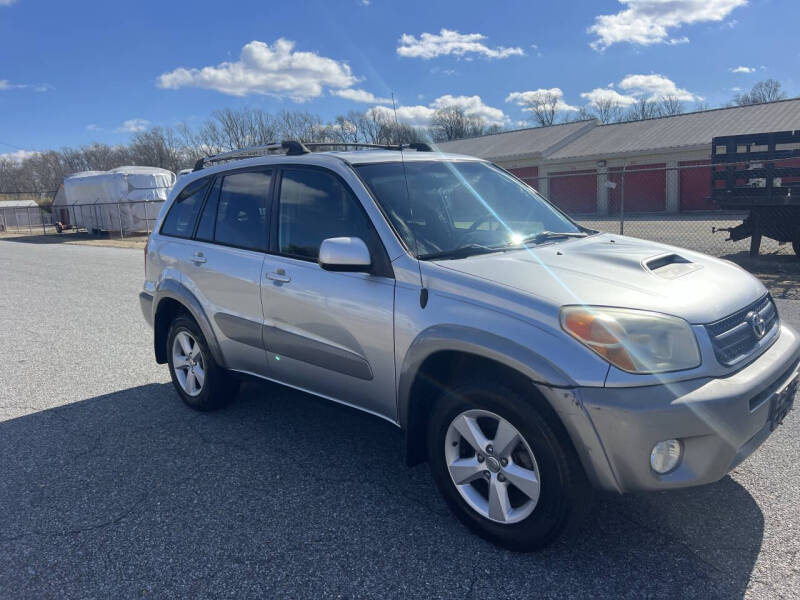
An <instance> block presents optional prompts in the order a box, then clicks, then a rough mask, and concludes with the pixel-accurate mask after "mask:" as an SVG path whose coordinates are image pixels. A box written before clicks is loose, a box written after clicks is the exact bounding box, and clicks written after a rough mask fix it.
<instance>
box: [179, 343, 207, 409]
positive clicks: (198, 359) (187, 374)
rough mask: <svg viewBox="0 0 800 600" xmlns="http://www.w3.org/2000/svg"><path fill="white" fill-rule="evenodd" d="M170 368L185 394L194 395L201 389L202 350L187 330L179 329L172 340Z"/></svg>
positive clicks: (204, 376) (203, 381) (203, 363)
mask: <svg viewBox="0 0 800 600" xmlns="http://www.w3.org/2000/svg"><path fill="white" fill-rule="evenodd" d="M172 368H173V369H174V370H175V377H176V378H177V380H178V384H179V385H180V386H181V389H182V390H183V391H184V392H185V393H186V394H188V395H189V396H192V397H194V396H197V395H199V394H200V392H202V391H203V384H204V383H205V379H206V372H205V360H204V358H203V351H202V350H201V349H200V344H198V343H197V340H196V339H195V338H194V337H193V336H192V335H191V334H190V333H189V332H187V331H179V332H178V334H177V335H176V336H175V340H174V341H173V342H172Z"/></svg>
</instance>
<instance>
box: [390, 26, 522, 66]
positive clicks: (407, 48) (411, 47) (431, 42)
mask: <svg viewBox="0 0 800 600" xmlns="http://www.w3.org/2000/svg"><path fill="white" fill-rule="evenodd" d="M485 39H486V36H485V35H483V34H482V33H459V32H457V31H453V30H451V29H442V30H441V31H439V33H438V34H436V33H423V34H421V35H420V36H419V38H416V37H414V36H413V35H410V34H408V33H404V34H403V35H402V36H400V40H399V41H400V45H399V46H398V47H397V53H398V54H399V55H400V56H405V57H408V58H422V59H425V60H428V59H431V58H435V57H437V56H446V55H449V54H452V55H454V56H459V57H461V56H467V55H470V54H477V55H481V56H484V57H486V58H508V57H509V56H523V55H524V54H525V52H524V51H523V50H522V48H519V47H512V48H505V47H503V46H497V47H496V48H490V47H488V46H487V45H486V44H484V43H483V41H482V40H485Z"/></svg>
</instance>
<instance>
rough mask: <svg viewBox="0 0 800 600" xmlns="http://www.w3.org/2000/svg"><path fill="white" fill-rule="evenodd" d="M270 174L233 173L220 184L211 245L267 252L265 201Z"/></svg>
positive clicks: (266, 201)
mask: <svg viewBox="0 0 800 600" xmlns="http://www.w3.org/2000/svg"><path fill="white" fill-rule="evenodd" d="M271 181H272V174H271V173H269V172H255V171H253V172H245V173H233V174H232V175H227V176H225V179H223V180H222V188H221V190H220V194H219V203H218V204H219V205H218V207H217V223H216V230H215V231H214V241H216V242H220V243H223V244H229V245H231V246H240V247H242V248H250V249H252V250H266V249H267V223H268V221H269V217H268V213H269V211H268V206H269V203H268V199H269V192H270V183H271Z"/></svg>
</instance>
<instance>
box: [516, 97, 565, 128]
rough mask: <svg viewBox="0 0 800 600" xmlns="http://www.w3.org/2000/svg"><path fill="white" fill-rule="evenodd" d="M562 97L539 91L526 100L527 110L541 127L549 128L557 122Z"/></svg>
mask: <svg viewBox="0 0 800 600" xmlns="http://www.w3.org/2000/svg"><path fill="white" fill-rule="evenodd" d="M560 101H561V97H560V96H559V95H558V94H554V93H553V92H550V91H539V92H536V93H534V94H530V95H529V96H528V97H527V98H526V99H525V100H524V105H525V108H526V109H527V110H528V111H529V112H530V113H531V115H532V116H533V121H534V122H535V123H537V124H538V125H539V126H540V127H547V126H548V125H552V124H553V123H555V121H556V115H557V114H558V109H559V103H560Z"/></svg>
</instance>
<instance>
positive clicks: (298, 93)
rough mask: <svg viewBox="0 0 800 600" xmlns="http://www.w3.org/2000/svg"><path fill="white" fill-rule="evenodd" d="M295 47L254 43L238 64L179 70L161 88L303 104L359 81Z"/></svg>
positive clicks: (334, 63)
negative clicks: (194, 89) (325, 90)
mask: <svg viewBox="0 0 800 600" xmlns="http://www.w3.org/2000/svg"><path fill="white" fill-rule="evenodd" d="M294 46H295V43H294V42H293V41H291V40H286V39H284V38H279V39H278V40H277V41H276V42H275V43H274V44H272V45H271V46H270V45H269V44H266V43H264V42H259V41H253V42H250V43H249V44H247V45H245V46H244V47H243V48H242V52H241V54H240V56H239V60H237V61H235V62H223V63H220V64H219V65H217V66H215V67H214V66H209V67H203V68H201V69H195V68H191V69H187V68H184V67H179V68H177V69H175V70H174V71H170V72H169V73H163V74H162V75H161V76H159V78H158V86H159V87H162V88H168V89H178V88H183V87H197V88H204V89H210V90H216V91H218V92H222V93H223V94H230V95H232V96H246V95H248V94H262V95H270V96H277V97H288V98H291V99H292V100H294V101H295V102H303V101H305V100H308V99H309V98H316V97H318V96H319V95H320V94H322V90H323V88H324V87H329V88H334V89H344V88H349V87H352V86H353V84H355V83H356V81H358V79H357V78H356V77H355V76H354V75H353V73H352V71H351V70H350V66H349V65H348V64H347V63H344V62H339V61H336V60H334V59H332V58H327V57H324V56H320V55H319V54H316V53H314V52H299V51H297V52H296V51H295V50H294Z"/></svg>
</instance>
